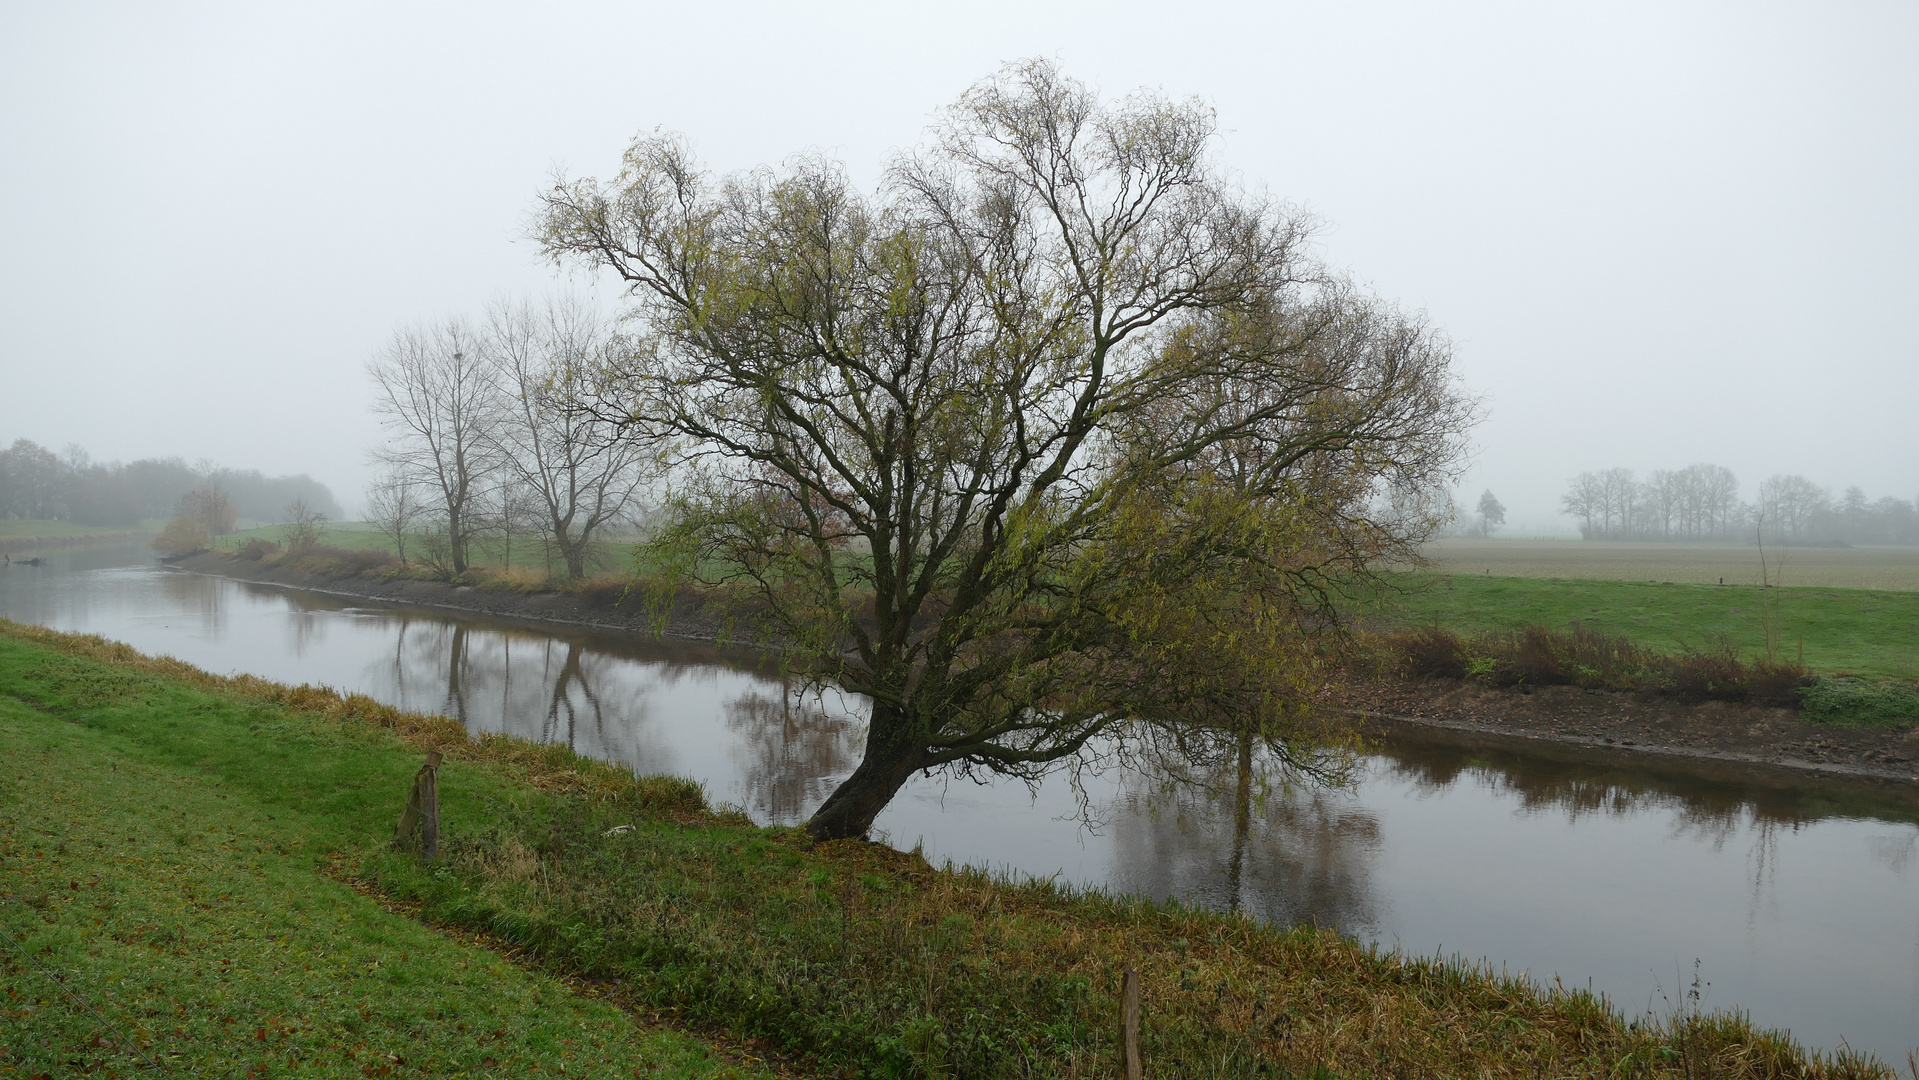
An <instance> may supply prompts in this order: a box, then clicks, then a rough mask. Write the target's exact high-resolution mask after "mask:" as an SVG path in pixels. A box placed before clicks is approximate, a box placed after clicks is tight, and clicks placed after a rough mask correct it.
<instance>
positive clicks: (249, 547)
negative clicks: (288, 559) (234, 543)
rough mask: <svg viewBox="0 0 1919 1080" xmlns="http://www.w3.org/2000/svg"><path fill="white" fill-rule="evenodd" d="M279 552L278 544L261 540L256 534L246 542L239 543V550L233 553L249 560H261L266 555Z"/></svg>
mask: <svg viewBox="0 0 1919 1080" xmlns="http://www.w3.org/2000/svg"><path fill="white" fill-rule="evenodd" d="M279 553H280V545H278V544H276V543H274V542H273V541H271V540H262V539H260V538H259V537H257V536H256V537H254V538H253V539H251V540H248V541H247V542H246V543H244V544H241V545H240V547H239V550H237V551H235V552H234V553H233V554H234V556H235V557H236V558H241V559H246V560H248V561H249V562H261V561H263V560H264V559H266V558H267V556H269V555H278V554H279Z"/></svg>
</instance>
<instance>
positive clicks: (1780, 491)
mask: <svg viewBox="0 0 1919 1080" xmlns="http://www.w3.org/2000/svg"><path fill="white" fill-rule="evenodd" d="M1831 506H1832V496H1831V495H1829V494H1827V493H1826V489H1825V488H1822V487H1820V486H1819V485H1818V484H1815V483H1813V482H1812V481H1810V480H1808V479H1806V478H1805V477H1803V476H1799V475H1797V474H1786V475H1781V476H1773V477H1770V478H1768V479H1767V480H1766V482H1765V483H1762V484H1760V485H1759V513H1760V515H1761V518H1762V520H1764V521H1766V522H1768V523H1770V525H1771V527H1772V529H1773V530H1774V533H1773V535H1775V536H1776V537H1778V538H1779V540H1780V541H1782V542H1784V543H1794V542H1798V543H1804V542H1805V541H1807V540H1809V539H1811V533H1812V526H1813V523H1814V522H1815V521H1817V520H1818V519H1819V517H1820V516H1821V515H1823V514H1825V513H1827V512H1828V511H1829V510H1830V508H1831Z"/></svg>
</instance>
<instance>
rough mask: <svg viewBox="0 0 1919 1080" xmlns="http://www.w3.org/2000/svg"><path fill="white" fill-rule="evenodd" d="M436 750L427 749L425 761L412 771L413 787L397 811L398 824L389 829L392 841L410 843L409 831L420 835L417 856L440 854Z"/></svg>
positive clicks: (411, 835)
mask: <svg viewBox="0 0 1919 1080" xmlns="http://www.w3.org/2000/svg"><path fill="white" fill-rule="evenodd" d="M441 760H442V759H441V757H440V752H439V751H438V750H428V751H427V752H426V764H425V765H422V766H420V771H419V772H417V773H414V774H413V790H412V791H410V792H408V793H407V797H406V808H405V809H404V810H401V811H400V824H399V826H398V827H397V828H395V829H394V830H393V842H394V843H396V844H401V845H405V844H410V843H412V841H413V833H414V832H415V830H417V831H418V832H419V834H420V855H421V857H422V858H426V859H432V858H435V857H436V856H438V855H439V854H440V783H439V774H438V769H439V767H440V761H441Z"/></svg>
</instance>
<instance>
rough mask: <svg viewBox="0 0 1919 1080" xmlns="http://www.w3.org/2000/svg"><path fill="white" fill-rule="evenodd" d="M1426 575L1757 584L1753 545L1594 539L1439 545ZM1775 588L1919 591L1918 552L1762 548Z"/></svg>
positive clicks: (1432, 547) (1430, 553)
mask: <svg viewBox="0 0 1919 1080" xmlns="http://www.w3.org/2000/svg"><path fill="white" fill-rule="evenodd" d="M1425 554H1426V557H1427V558H1428V559H1430V560H1432V563H1433V566H1432V569H1434V570H1437V571H1439V572H1441V573H1445V574H1454V575H1462V574H1477V575H1479V576H1481V577H1484V576H1485V575H1486V574H1487V572H1488V571H1490V572H1491V574H1492V576H1493V577H1533V578H1555V577H1557V578H1582V579H1588V580H1602V581H1640V582H1646V581H1655V582H1672V583H1674V584H1691V585H1715V584H1718V582H1719V581H1720V579H1722V578H1723V579H1725V582H1726V584H1728V585H1757V584H1759V583H1760V578H1759V549H1758V548H1757V547H1755V546H1753V545H1751V544H1652V543H1627V542H1615V541H1597V540H1441V541H1439V542H1437V543H1433V544H1429V545H1427V547H1426V550H1425ZM1766 562H1767V575H1768V578H1769V579H1770V580H1771V581H1772V583H1773V584H1775V585H1783V586H1786V587H1787V588H1792V587H1795V586H1815V587H1830V588H1838V589H1880V590H1886V589H1896V590H1905V591H1919V547H1858V548H1802V547H1794V548H1767V549H1766Z"/></svg>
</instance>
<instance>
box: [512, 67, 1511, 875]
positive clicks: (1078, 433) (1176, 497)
mask: <svg viewBox="0 0 1919 1080" xmlns="http://www.w3.org/2000/svg"><path fill="white" fill-rule="evenodd" d="M1213 142H1214V123H1213V118H1212V115H1211V113H1210V111H1209V110H1207V109H1206V108H1204V107H1203V106H1201V105H1198V104H1195V103H1183V102H1174V101H1169V100H1166V99H1164V98H1162V97H1158V96H1155V95H1151V94H1145V93H1141V94H1137V95H1134V96H1132V97H1129V98H1126V99H1124V100H1122V101H1119V102H1117V103H1102V102H1101V101H1100V100H1099V99H1098V98H1097V97H1096V95H1094V94H1093V93H1092V92H1090V91H1089V90H1088V89H1087V88H1085V87H1084V86H1082V85H1081V84H1079V83H1077V82H1075V81H1073V80H1071V79H1068V78H1066V77H1065V76H1064V75H1062V74H1061V73H1060V72H1059V71H1058V70H1057V69H1056V68H1055V67H1054V66H1053V65H1051V64H1049V63H1046V62H1028V63H1024V64H1019V65H1014V66H1010V67H1008V68H1006V69H1004V70H1003V71H1002V72H1000V73H999V75H997V76H996V77H994V78H991V79H988V80H986V81H985V82H983V83H981V84H979V85H978V86H976V87H974V88H973V89H972V90H970V91H969V92H967V93H966V94H965V95H964V96H963V97H962V98H961V99H960V100H959V101H958V102H957V103H956V104H955V105H954V106H953V107H952V109H951V110H950V112H949V113H948V115H947V118H946V119H945V121H944V122H943V123H942V124H941V125H939V126H938V127H936V128H935V129H934V131H933V132H932V134H931V136H930V137H929V139H928V141H927V142H926V144H925V145H924V146H923V148H922V149H921V150H920V151H919V152H917V153H914V154H911V155H908V156H905V157H904V158H902V159H901V160H899V161H897V162H896V163H895V164H894V165H893V166H892V168H891V169H890V170H889V172H888V175H887V177H886V180H885V183H884V185H883V187H882V188H881V189H880V191H879V192H878V193H877V194H876V195H872V196H869V195H866V194H863V193H861V192H860V191H857V190H855V189H854V187H853V186H852V185H851V184H850V182H849V181H848V178H847V176H846V175H845V173H844V172H843V171H842V169H841V168H840V167H838V166H837V165H836V164H834V163H832V162H829V161H825V160H818V159H812V160H803V161H801V162H799V163H798V164H795V165H793V166H791V167H789V168H787V169H786V170H785V171H773V170H767V169H762V170H758V171H755V172H752V173H748V174H744V175H737V176H731V177H726V178H721V179H715V178H713V177H711V176H710V175H709V174H707V173H705V172H703V171H702V170H701V169H700V167H699V166H698V165H697V163H696V162H695V161H694V160H693V157H692V155H691V154H690V152H689V151H688V149H687V148H686V146H685V144H684V143H683V142H682V141H680V140H678V139H675V138H671V137H652V138H642V139H640V140H639V141H637V142H635V143H634V144H633V146H632V147H631V148H630V149H629V150H628V151H627V153H626V156H625V159H624V162H625V164H624V168H623V170H622V172H621V173H620V174H619V176H618V177H617V178H615V179H614V180H613V181H612V182H611V183H601V182H598V181H594V180H590V179H588V180H577V181H566V180H562V181H561V182H559V183H558V184H556V186H555V187H554V188H553V189H552V190H551V191H550V192H549V193H548V194H547V195H546V196H545V197H544V201H543V207H542V212H541V215H540V218H539V221H540V235H541V239H542V241H543V243H544V246H545V251H546V253H547V254H548V255H549V256H551V257H552V258H554V259H555V260H556V261H560V262H571V263H576V264H584V265H586V266H589V267H593V268H596V269H601V270H610V271H611V272H613V273H615V274H617V275H618V276H619V277H620V278H621V279H622V280H623V281H624V282H626V283H627V285H628V295H629V297H630V300H631V309H630V311H629V312H628V315H629V318H630V325H632V326H633V327H634V328H635V329H636V331H638V336H637V337H636V339H635V340H636V341H637V343H638V345H639V347H638V348H637V349H635V350H634V351H633V352H632V353H631V355H629V356H627V357H626V358H624V359H623V360H622V361H621V362H620V364H619V370H617V371H614V372H611V373H609V378H610V380H611V382H610V385H616V386H618V387H620V388H621V390H620V392H619V393H618V394H616V395H614V396H613V397H612V398H611V399H610V400H605V401H602V402H601V403H600V404H601V407H602V408H605V409H608V410H610V411H612V412H614V413H615V414H617V417H618V419H619V420H620V421H621V422H622V423H623V424H624V425H625V429H626V430H627V432H628V433H629V434H630V437H632V438H635V439H643V440H648V441H672V442H673V443H674V444H675V445H677V446H679V447H680V448H681V449H682V452H683V456H682V458H681V460H680V464H679V466H678V467H677V468H678V475H677V490H678V492H679V494H678V496H677V498H676V499H675V501H674V503H673V505H672V509H673V518H672V521H671V523H670V524H669V525H668V526H667V527H665V528H664V529H663V530H662V532H661V533H660V536H659V538H658V539H657V541H656V542H655V543H654V545H653V547H652V553H653V555H654V556H656V558H657V559H658V561H659V562H658V564H659V565H660V566H661V567H671V568H675V569H676V571H677V573H679V574H681V575H685V576H686V577H688V578H691V579H693V580H695V581H699V582H703V583H705V584H708V585H712V586H716V587H717V588H716V589H715V590H714V592H715V595H718V596H723V597H731V598H734V599H736V600H738V601H739V603H740V610H741V611H742V612H748V613H751V614H752V616H753V617H755V618H757V619H760V620H763V625H762V627H761V629H762V631H763V632H765V633H768V634H770V635H772V636H775V637H777V638H778V639H779V640H781V641H782V642H783V643H784V646H785V649H786V655H787V656H788V657H789V658H790V659H792V660H793V661H794V662H795V663H796V664H797V665H798V666H800V667H801V668H802V669H803V670H805V671H806V672H807V673H808V674H810V675H812V676H813V677H816V678H820V679H826V680H830V681H832V682H833V683H835V684H837V685H839V686H840V687H842V688H844V689H846V690H850V691H854V692H857V693H859V694H863V695H865V696H866V697H867V698H868V699H869V700H870V701H871V703H872V705H871V715H870V718H869V723H868V730H867V735H866V743H865V750H864V756H863V757H862V759H861V761H860V764H859V766H858V768H857V769H856V770H855V771H854V772H853V774H852V775H851V776H850V777H848V778H847V779H846V780H845V782H843V783H842V784H841V785H840V786H839V788H838V789H837V790H835V791H834V792H833V794H832V795H831V796H830V797H829V798H828V799H827V800H826V802H825V803H824V805H822V806H821V807H820V809H819V811H818V812H817V813H816V814H814V816H813V818H812V819H811V821H810V822H809V823H808V825H807V828H808V830H809V831H810V832H811V833H812V834H813V835H814V836H816V837H820V838H835V837H848V836H859V835H863V834H864V833H866V832H867V830H868V829H869V827H870V826H871V824H872V822H873V820H874V818H875V817H876V816H877V815H878V814H879V813H880V811H881V810H882V809H884V808H885V806H886V805H887V803H888V802H889V801H890V800H891V799H892V797H893V796H894V794H895V793H896V792H897V791H898V790H899V789H900V787H901V786H902V785H903V784H904V783H906V781H907V780H909V779H910V778H911V777H913V776H914V775H915V774H917V773H919V772H922V771H928V770H941V769H945V770H952V771H956V772H959V773H961V774H972V773H975V772H978V771H989V772H993V773H1000V774H1012V775H1016V776H1023V777H1027V778H1029V779H1030V778H1032V777H1034V776H1037V775H1039V774H1040V773H1042V772H1044V771H1045V770H1047V769H1048V768H1049V767H1053V766H1056V765H1059V764H1061V763H1064V762H1070V761H1073V760H1074V759H1076V758H1077V757H1078V756H1079V755H1081V754H1082V752H1083V751H1086V750H1087V749H1088V748H1089V746H1092V745H1097V746H1101V747H1113V746H1127V745H1132V746H1143V747H1149V748H1152V749H1154V750H1156V751H1160V752H1171V753H1173V754H1175V755H1185V756H1187V757H1189V758H1190V757H1204V756H1205V755H1207V754H1209V753H1217V752H1218V748H1220V747H1222V746H1232V745H1241V744H1243V743H1244V742H1245V741H1246V738H1247V737H1248V735H1249V733H1256V734H1257V737H1258V738H1259V740H1260V741H1261V743H1262V744H1263V745H1264V746H1266V747H1267V748H1268V749H1269V750H1270V751H1272V752H1273V753H1275V754H1276V755H1277V756H1278V759H1279V760H1280V761H1281V762H1283V763H1284V764H1286V765H1287V766H1289V767H1292V768H1295V769H1300V770H1304V771H1306V772H1309V773H1310V772H1314V771H1317V770H1323V769H1325V768H1327V767H1328V766H1329V764H1330V763H1332V762H1333V761H1335V760H1336V755H1335V756H1334V757H1328V756H1327V751H1328V749H1329V748H1336V747H1337V744H1338V743H1339V741H1340V730H1339V727H1338V725H1336V724H1332V723H1329V722H1326V721H1324V720H1323V719H1316V718H1315V715H1314V713H1313V710H1312V709H1311V708H1310V707H1309V706H1308V704H1307V702H1308V700H1309V698H1310V693H1309V692H1310V690H1311V689H1312V686H1313V679H1314V669H1315V663H1314V657H1315V654H1316V647H1315V641H1316V639H1318V638H1321V637H1323V636H1324V635H1326V634H1327V633H1329V632H1335V631H1336V630H1337V626H1338V620H1337V617H1336V612H1335V608H1334V604H1335V602H1336V601H1337V599H1338V598H1339V596H1340V595H1341V594H1342V593H1343V592H1344V591H1346V590H1348V589H1350V588H1351V587H1352V586H1353V585H1354V584H1356V583H1357V582H1358V581H1359V580H1360V579H1363V578H1364V577H1365V576H1366V575H1367V574H1368V572H1369V568H1370V567H1371V566H1373V565H1375V563H1376V562H1377V561H1379V560H1380V559H1382V558H1385V557H1389V556H1405V555H1408V554H1409V553H1410V549H1411V546H1412V545H1413V544H1415V543H1417V542H1418V541H1419V540H1421V539H1423V538H1424V537H1425V536H1426V535H1428V534H1429V533H1430V532H1431V530H1432V529H1433V528H1434V527H1435V526H1436V524H1437V523H1438V520H1439V515H1440V511H1438V510H1436V509H1435V508H1437V507H1441V506H1447V507H1449V506H1450V504H1449V503H1448V502H1447V501H1446V500H1444V499H1443V498H1440V499H1436V498H1434V497H1433V495H1434V493H1435V492H1436V491H1437V490H1439V489H1440V488H1441V487H1443V486H1444V485H1446V484H1447V483H1449V482H1450V480H1451V479H1452V478H1453V475H1454V473H1455V472H1456V470H1457V468H1458V466H1459V464H1460V462H1461V459H1462V453H1463V447H1464V439H1465V434H1466V432H1467V430H1468V428H1469V426H1470V425H1471V422H1472V420H1473V414H1474V408H1473V405H1472V403H1471V402H1470V401H1469V400H1467V399H1466V398H1465V397H1464V396H1463V395H1462V394H1461V392H1460V391H1459V389H1458V387H1457V385H1456V383H1455V381H1454V378H1453V376H1452V374H1451V372H1450V368H1449V364H1450V355H1449V351H1448V348H1447V346H1446V343H1445V342H1444V341H1443V339H1441V338H1440V337H1439V336H1438V335H1437V334H1435V333H1434V332H1432V331H1431V330H1430V329H1428V328H1427V327H1426V326H1425V325H1424V324H1423V323H1422V322H1421V321H1420V320H1419V319H1416V318H1411V317H1407V316H1404V315H1401V314H1398V313H1396V312H1395V311H1394V310H1393V309H1391V308H1390V307H1389V306H1387V305H1384V304H1382V303H1380V302H1377V301H1375V300H1372V299H1370V298H1368V297H1366V296H1364V295H1362V294H1361V293H1360V292H1359V291H1357V290H1356V289H1354V288H1353V287H1351V286H1350V285H1349V284H1348V283H1347V282H1345V281H1344V280H1342V279H1341V278H1340V277H1339V276H1338V275H1336V274H1334V273H1332V272H1330V271H1329V270H1328V269H1327V268H1326V267H1325V266H1323V265H1321V264H1320V263H1318V262H1317V261H1315V259H1314V258H1313V256H1312V255H1311V253H1310V251H1309V250H1308V244H1309V237H1310V231H1311V229H1310V222H1309V221H1307V220H1306V219H1305V218H1304V217H1303V216H1302V215H1301V214H1299V213H1298V212H1297V211H1295V210H1293V209H1291V208H1289V207H1287V206H1285V205H1283V204H1280V203H1277V202H1275V201H1272V200H1270V199H1268V198H1266V197H1263V196H1261V195H1258V194H1255V193H1249V192H1247V191H1244V190H1242V189H1240V188H1239V187H1237V186H1236V185H1235V184H1233V183H1232V182H1231V181H1230V180H1228V179H1227V178H1226V177H1225V176H1224V175H1223V174H1222V172H1221V171H1220V169H1219V168H1218V167H1217V166H1216V165H1215V163H1214V162H1213V160H1212V159H1211V156H1210V155H1211V150H1212V143H1213ZM1222 732H1229V733H1234V735H1235V737H1233V738H1228V739H1224V740H1222V739H1221V738H1220V737H1219V735H1220V733H1222Z"/></svg>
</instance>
